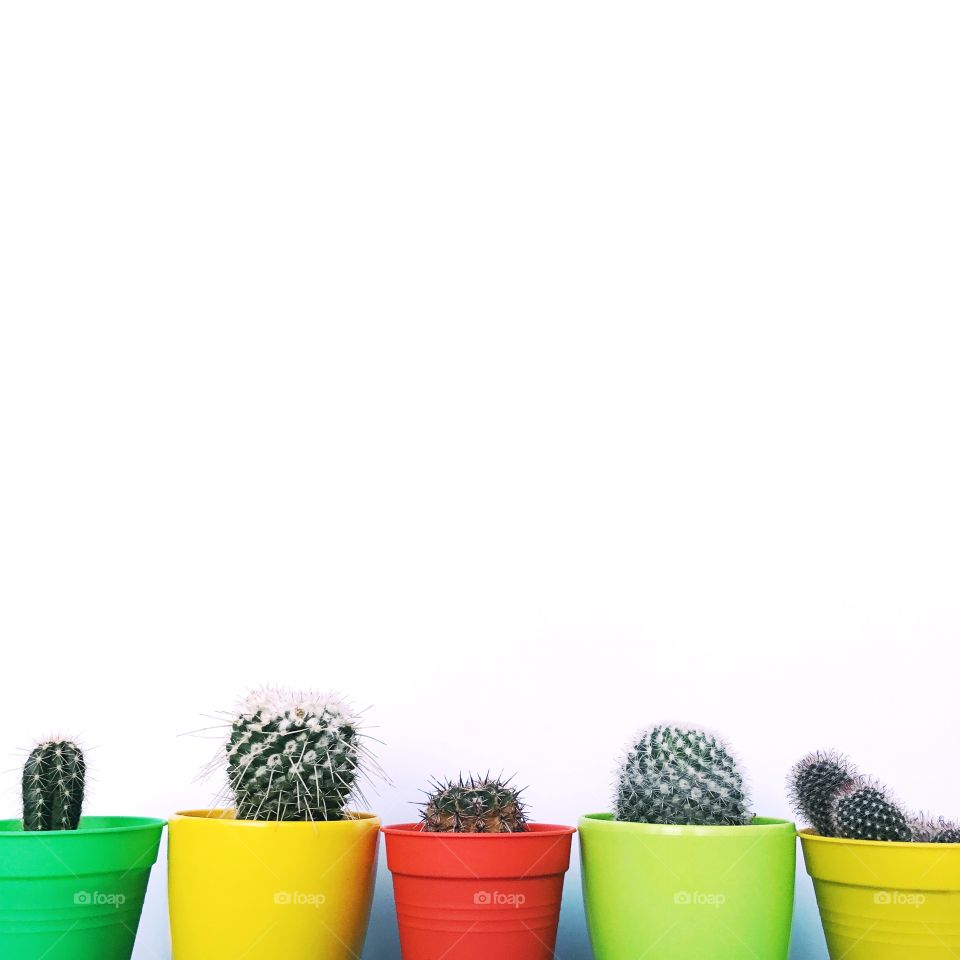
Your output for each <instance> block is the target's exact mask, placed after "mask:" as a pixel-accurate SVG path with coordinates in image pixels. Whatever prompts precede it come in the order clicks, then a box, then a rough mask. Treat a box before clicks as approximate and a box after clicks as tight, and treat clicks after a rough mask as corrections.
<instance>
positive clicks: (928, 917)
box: [800, 830, 960, 960]
mask: <svg viewBox="0 0 960 960" xmlns="http://www.w3.org/2000/svg"><path fill="white" fill-rule="evenodd" d="M800 842H801V845H802V847H803V858H804V861H805V862H806V865H807V873H809V874H810V876H811V877H812V878H813V887H814V890H815V891H816V894H817V904H818V906H819V907H820V919H821V920H822V921H823V930H824V934H825V935H826V938H827V949H828V950H829V951H830V956H831V958H832V960H841V958H843V960H957V957H960V844H947V843H887V842H879V841H874V840H839V839H835V838H833V837H821V836H820V835H819V834H817V833H815V832H813V831H812V830H801V831H800Z"/></svg>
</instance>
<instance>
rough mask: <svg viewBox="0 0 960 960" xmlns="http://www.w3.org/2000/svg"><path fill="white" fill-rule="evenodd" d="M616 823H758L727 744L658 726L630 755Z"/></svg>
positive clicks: (708, 736)
mask: <svg viewBox="0 0 960 960" xmlns="http://www.w3.org/2000/svg"><path fill="white" fill-rule="evenodd" d="M614 808H615V813H616V818H617V820H626V821H630V822H632V823H662V824H696V825H704V826H740V825H743V824H748V823H750V822H751V821H752V820H753V814H752V813H751V812H750V810H749V800H748V796H747V792H746V789H745V787H744V782H743V775H742V774H741V772H740V770H739V768H738V766H737V763H736V761H735V760H734V758H733V757H732V755H731V754H730V751H729V749H728V748H727V746H726V745H725V744H724V743H723V741H722V740H720V739H718V738H717V737H715V736H713V735H712V734H709V733H706V732H704V731H703V730H697V729H684V728H680V727H674V726H655V727H651V728H650V729H648V730H646V731H644V732H643V733H642V734H640V735H639V736H638V737H637V738H636V740H635V742H634V744H633V745H632V746H631V747H630V748H629V749H628V750H627V754H626V757H625V758H624V760H623V763H622V765H621V768H620V771H619V774H618V777H617V791H616V796H615V798H614Z"/></svg>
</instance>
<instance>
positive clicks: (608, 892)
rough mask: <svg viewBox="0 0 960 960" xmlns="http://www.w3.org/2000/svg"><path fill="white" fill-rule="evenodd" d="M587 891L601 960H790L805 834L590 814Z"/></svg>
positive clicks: (771, 827)
mask: <svg viewBox="0 0 960 960" xmlns="http://www.w3.org/2000/svg"><path fill="white" fill-rule="evenodd" d="M579 828H580V858H581V862H582V868H583V869H582V873H583V895H584V902H585V906H586V912H587V925H588V927H589V928H590V941H591V943H592V945H593V952H594V956H595V958H596V960H638V958H640V957H646V958H649V960H659V958H661V957H669V958H670V960H706V958H709V960H744V958H747V957H759V958H762V960H786V957H787V952H788V950H789V947H790V925H791V921H792V919H793V886H794V871H795V869H796V846H797V843H796V830H795V827H794V825H793V824H792V823H790V822H788V821H785V820H770V819H766V818H764V817H757V818H756V819H755V820H754V822H753V823H752V824H751V825H748V826H742V827H692V826H680V827H668V826H663V825H661V824H656V823H621V822H619V821H616V820H614V819H613V814H610V813H589V814H587V815H586V816H584V817H581V819H580V823H579Z"/></svg>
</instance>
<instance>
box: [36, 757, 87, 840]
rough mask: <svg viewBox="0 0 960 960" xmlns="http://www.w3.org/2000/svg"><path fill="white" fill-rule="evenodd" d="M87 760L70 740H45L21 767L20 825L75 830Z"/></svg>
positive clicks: (39, 828) (81, 800)
mask: <svg viewBox="0 0 960 960" xmlns="http://www.w3.org/2000/svg"><path fill="white" fill-rule="evenodd" d="M85 787H86V764H85V763H84V759H83V751H82V750H81V749H80V748H79V747H78V746H77V745H76V744H75V743H74V742H73V741H72V740H45V741H43V742H42V743H39V744H37V746H35V747H34V748H33V750H31V751H30V755H29V757H27V762H26V763H25V764H24V767H23V829H24V830H30V831H35V830H76V829H77V827H78V826H79V825H80V812H81V809H82V807H83V793H84V789H85Z"/></svg>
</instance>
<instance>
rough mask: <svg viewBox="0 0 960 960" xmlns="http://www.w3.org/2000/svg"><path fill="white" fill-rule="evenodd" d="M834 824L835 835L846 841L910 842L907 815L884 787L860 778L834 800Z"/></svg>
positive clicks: (911, 832) (910, 832)
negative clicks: (835, 801)
mask: <svg viewBox="0 0 960 960" xmlns="http://www.w3.org/2000/svg"><path fill="white" fill-rule="evenodd" d="M834 822H835V823H836V835H837V836H838V837H842V838H843V839H845V840H896V841H900V842H909V841H911V840H912V839H913V830H912V829H911V826H910V822H909V818H908V816H907V814H906V813H905V812H904V811H903V810H902V809H901V808H900V807H899V806H898V805H897V804H896V803H895V802H894V801H893V800H892V799H891V798H890V796H889V795H888V793H887V791H886V790H885V789H884V788H883V787H881V786H880V785H879V784H876V783H874V782H873V781H871V780H867V779H864V778H862V777H861V778H859V779H858V780H857V781H856V782H855V783H854V785H853V787H852V789H848V790H847V791H846V792H845V793H843V794H842V795H841V796H840V797H839V799H838V800H837V803H836V809H835V812H834Z"/></svg>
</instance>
